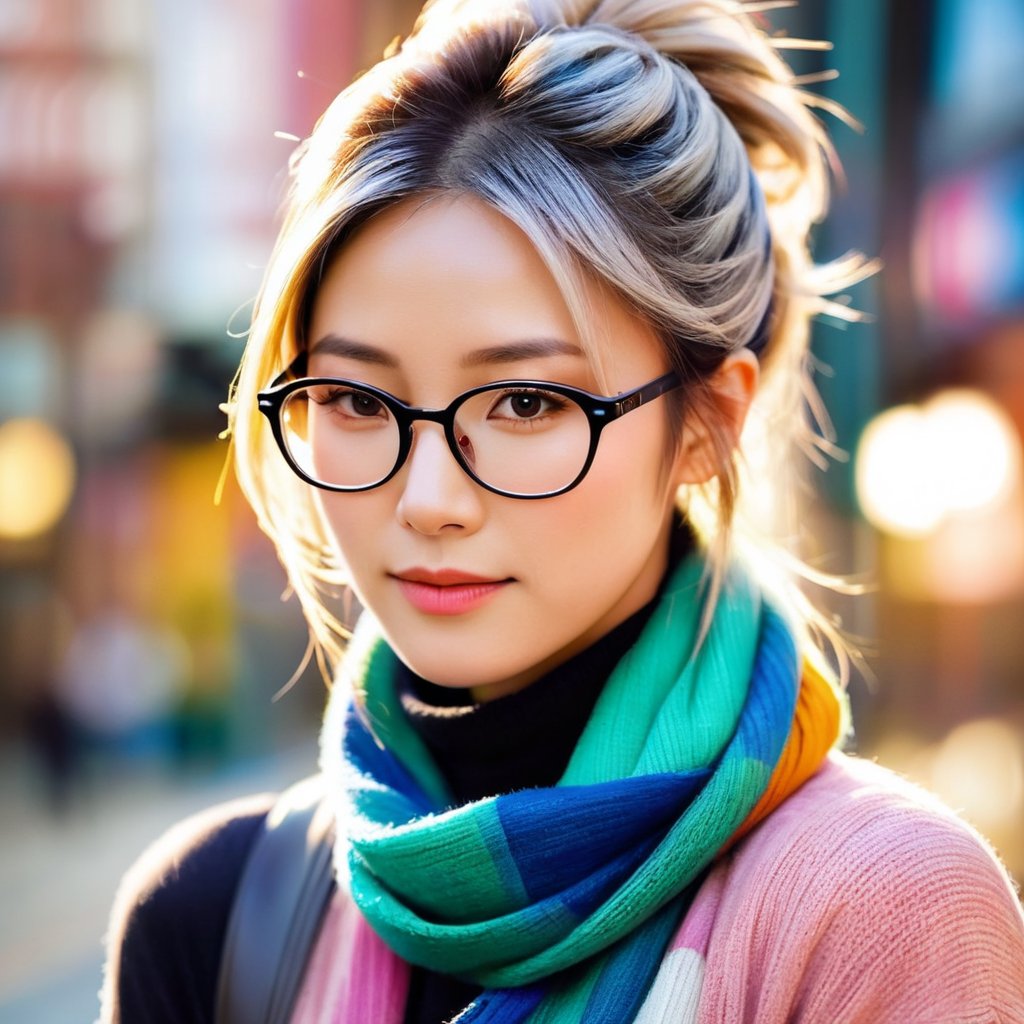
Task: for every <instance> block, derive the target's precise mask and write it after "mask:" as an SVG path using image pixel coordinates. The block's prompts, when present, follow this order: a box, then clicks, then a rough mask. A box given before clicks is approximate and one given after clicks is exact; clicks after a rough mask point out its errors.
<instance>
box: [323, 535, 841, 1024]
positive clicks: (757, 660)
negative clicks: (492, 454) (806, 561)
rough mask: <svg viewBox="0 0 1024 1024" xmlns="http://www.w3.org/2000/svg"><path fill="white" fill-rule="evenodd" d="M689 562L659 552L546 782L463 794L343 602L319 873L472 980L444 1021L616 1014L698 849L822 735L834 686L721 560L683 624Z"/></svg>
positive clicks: (784, 782)
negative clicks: (610, 665)
mask: <svg viewBox="0 0 1024 1024" xmlns="http://www.w3.org/2000/svg"><path fill="white" fill-rule="evenodd" d="M703 570H704V563H703V560H702V557H701V556H700V555H699V554H697V553H694V554H691V556H690V557H688V558H687V559H685V560H684V561H683V562H682V563H681V564H680V565H679V566H678V567H677V568H676V570H675V572H674V573H673V575H672V578H671V579H670V580H669V581H668V582H667V584H666V586H665V587H664V589H663V591H662V595H661V597H660V599H659V603H658V605H657V607H656V608H655V610H654V612H653V614H652V615H651V617H650V619H649V621H648V622H647V624H646V626H645V628H644V631H643V633H642V634H641V636H640V638H639V640H638V642H637V643H636V645H635V646H634V647H633V648H632V649H631V650H630V651H629V652H628V653H627V654H626V656H625V657H624V658H623V659H622V660H621V661H620V662H619V664H618V665H617V666H616V667H615V668H614V669H613V671H612V673H611V675H610V677H609V679H608V681H607V683H606V685H605V687H604V689H603V691H602V693H601V696H600V698H599V699H598V702H597V704H596V706H595V708H594V711H593V713H592V715H591V717H590V720H589V721H588V723H587V725H586V727H585V728H584V731H583V733H582V735H581V736H580V739H579V741H578V743H577V745H576V748H575V750H574V752H573V754H572V757H571V759H570V761H569V765H568V767H567V768H566V771H565V773H564V775H563V776H562V778H561V779H560V780H559V782H558V784H557V785H556V786H554V787H551V788H547V789H530V790H522V791H518V792H511V793H502V794H495V795H494V796H492V797H488V798H486V799H484V800H479V801H476V802H474V803H470V804H465V805H463V806H453V801H452V799H451V797H450V795H449V794H448V792H447V788H446V785H445V782H444V779H443V778H442V777H441V775H440V773H439V772H438V770H437V768H436V766H435V765H434V763H433V761H432V760H431V757H430V755H429V754H428V752H427V749H426V747H425V746H424V745H423V743H422V741H421V740H420V738H419V737H418V736H417V735H416V733H415V732H414V731H413V729H412V727H411V726H410V725H409V723H408V722H407V720H406V719H405V716H404V715H403V713H402V710H401V707H400V704H399V697H398V694H397V692H396V687H395V675H396V667H397V664H398V663H397V660H396V656H395V654H394V653H393V652H392V651H391V649H390V648H389V647H388V645H387V643H386V642H385V641H384V639H383V638H382V636H381V634H380V629H379V626H378V625H377V624H376V623H375V621H374V620H373V619H372V617H371V616H369V615H368V614H365V613H364V615H363V617H362V619H361V620H360V623H359V626H358V628H357V630H356V633H355V636H354V637H353V640H352V644H351V646H350V649H349V652H348V654H347V656H346V661H345V677H344V678H343V680H342V683H341V685H339V686H337V687H336V688H335V692H334V694H333V696H332V699H331V702H330V704H329V707H328V712H327V718H326V721H325V728H324V736H323V751H322V762H323V769H324V772H325V775H326V777H327V780H328V788H329V792H331V794H332V797H333V798H334V799H335V800H336V813H337V815H338V820H339V835H340V837H341V841H340V842H339V843H338V846H337V849H336V866H337V870H338V873H339V881H340V884H342V885H343V886H347V888H348V891H349V892H350V894H351V897H352V900H353V902H354V904H355V906H356V907H357V908H358V910H359V911H360V912H361V914H362V915H363V917H364V918H365V919H366V921H367V922H368V923H369V925H370V926H371V927H372V929H373V930H374V932H376V934H377V935H378V936H379V937H380V938H381V939H382V940H383V941H384V943H386V945H387V946H388V947H389V948H390V949H391V950H392V951H393V952H394V953H396V954H397V955H398V956H399V957H401V958H402V959H403V960H406V961H408V962H410V963H413V964H419V965H421V966H424V967H427V968H429V969H431V970H434V971H440V972H446V973H449V974H453V975H456V976H458V977H461V978H463V979H466V980H469V981H472V982H475V983H476V984H478V985H480V986H481V987H482V988H484V990H485V991H484V992H483V994H482V995H481V996H479V997H478V998H477V999H476V1000H475V1001H474V1002H473V1003H472V1004H471V1005H470V1006H469V1007H467V1008H466V1009H465V1010H464V1011H463V1013H462V1014H461V1015H460V1016H459V1018H458V1020H459V1022H460V1024H483V1022H488V1024H519V1022H527V1021H528V1022H530V1024H538V1022H546V1021H557V1022H559V1024H565V1022H577V1021H580V1022H582V1021H586V1022H588V1024H595V1022H608V1024H612V1022H615V1024H621V1022H623V1021H633V1020H636V1019H637V1017H638V1014H639V1013H640V1010H641V1007H642V1005H643V1003H644V1000H645V997H646V996H647V993H648V990H649V989H650V987H651V985H652V982H653V981H654V979H655V976H656V974H657V972H658V969H659V966H660V964H661V962H662V960H663V957H664V956H665V953H666V949H667V948H668V945H669V942H670V940H671V939H672V937H673V935H674V934H675V933H676V931H677V929H678V927H679V925H680V922H681V920H682V919H683V917H684V915H685V914H686V912H687V910H688V908H689V906H690V903H691V902H692V900H693V895H694V892H695V891H696V889H697V887H698V886H699V885H700V883H701V881H702V880H703V878H704V877H705V874H706V871H707V869H708V867H709V866H710V865H711V864H712V863H713V861H714V860H715V858H716V856H718V855H719V854H720V853H721V852H722V851H724V850H725V849H726V848H727V847H728V846H730V845H731V843H733V842H735V841H736V840H737V839H738V838H739V837H740V836H741V835H743V834H744V833H745V832H746V831H747V830H748V829H750V828H752V827H753V826H754V825H756V823H757V822H758V821H760V820H761V819H763V818H764V817H765V816H766V815H767V814H769V813H770V812H771V810H772V809H774V808H775V807H776V806H778V804H779V803H781V802H782V801H783V800H784V799H785V798H786V796H788V795H789V794H790V793H792V792H793V791H794V790H795V789H797V788H798V787H799V786H800V785H801V784H802V783H803V782H804V781H805V780H806V779H807V778H809V777H810V776H811V775H812V774H813V773H814V772H815V771H816V770H817V768H818V766H819V764H820V762H821V760H822V759H823V758H824V756H825V754H826V753H827V751H828V749H829V748H830V747H831V746H832V745H833V744H834V743H835V741H836V739H837V737H838V735H839V731H840V702H839V698H838V697H837V695H836V692H835V689H834V687H833V686H832V685H831V684H830V683H829V682H828V681H827V680H826V679H825V678H824V676H823V675H822V674H821V673H819V672H818V671H816V670H815V669H814V668H813V667H812V666H811V665H810V664H809V663H808V662H801V659H800V657H799V656H798V653H797V650H796V647H795V644H794V641H793V638H792V634H791V632H790V630H789V628H788V627H787V625H786V623H785V621H784V619H783V618H782V616H781V615H780V614H779V613H778V612H777V611H776V610H775V609H774V608H773V607H772V605H771V604H770V602H769V601H767V600H766V599H765V597H764V596H763V595H762V593H761V591H760V589H759V588H758V587H757V586H756V585H755V584H754V583H753V581H752V580H751V579H750V578H749V577H748V576H747V575H746V574H745V573H744V572H743V570H742V569H741V568H740V567H739V566H738V565H736V566H733V567H732V569H731V571H730V573H729V574H728V576H727V579H726V582H725V585H724V587H723V591H722V595H721V597H720V599H719V601H718V603H717V605H716V607H715V611H714V615H713V617H712V619H711V622H710V624H709V625H708V626H707V628H706V632H705V633H704V635H703V637H701V636H700V633H701V625H702V624H701V611H702V603H701V600H700V595H701V594H702V593H703V588H702V575H703ZM698 641H699V642H698ZM346 683H347V684H348V685H345V684H346ZM350 698H351V699H350ZM696 984H698V985H699V978H698V980H697V982H696Z"/></svg>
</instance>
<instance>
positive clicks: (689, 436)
mask: <svg viewBox="0 0 1024 1024" xmlns="http://www.w3.org/2000/svg"><path fill="white" fill-rule="evenodd" d="M810 103H811V97H809V96H806V95H804V94H802V93H801V92H800V91H799V90H798V89H796V88H795V87H794V85H793V81H792V76H791V74H790V72H789V71H788V69H787V68H786V66H785V65H784V64H783V63H782V62H781V60H780V59H779V58H778V56H777V54H776V52H775V50H774V48H773V46H772V44H771V42H770V40H769V39H768V37H767V36H766V35H765V34H764V33H763V32H762V31H761V29H760V28H759V26H758V24H757V23H756V22H755V21H754V20H753V18H752V17H751V15H750V14H749V13H748V12H746V11H744V9H743V8H741V7H740V6H738V5H736V4H732V3H729V2H727V0H701V2H678V0H675V2H668V0H561V2H556V0H520V2H519V3H515V4H497V3H493V2H492V3H487V2H477V3H474V2H466V3H448V4H442V3H435V4H433V5H431V6H429V7H428V9H427V10H426V11H425V14H424V16H423V18H422V19H421V21H420V23H419V24H418V26H417V29H416V31H415V32H414V34H413V35H412V37H410V39H409V40H408V41H407V42H406V43H405V44H404V45H403V46H402V47H401V48H400V49H398V50H397V51H396V52H395V53H393V54H392V55H391V56H390V57H389V58H387V59H385V60H384V61H383V62H381V63H380V64H379V65H378V66H377V67H375V68H374V69H373V70H372V71H370V72H369V73H368V74H366V75H365V76H363V77H362V78H360V79H359V80H358V81H357V82H356V83H355V84H354V85H353V86H352V87H351V88H350V89H348V90H346V91H345V92H344V93H342V94H341V96H339V98H338V99H337V100H336V101H335V103H334V104H333V105H332V106H331V108H330V109H329V110H328V111H327V113H326V114H325V116H324V117H323V119H322V120H321V122H320V123H319V125H318V126H317V129H316V131H315V132H314V134H313V136H312V137H311V139H310V140H308V142H307V143H306V144H305V145H304V146H303V147H302V150H301V153H300V155H299V157H298V159H297V161H296V164H295V167H294V178H293V187H292V192H291V196H290V199H289V206H288V214H287V218H286V221H285V224H284V227H283V229H282V232H281V236H280V240H279V243H278V246H277V248H276V250H275V253H274V256H273V259H272V261H271V263H270V266H269V268H268V271H267V275H266V280H265V283H264V286H263V290H262V293H261V295H260V298H259V301H258V304H257V309H256V314H255V318H254V321H253V327H252V332H251V335H250V339H249V344H248V348H247V351H246V355H245V359H244V362H243V365H242V369H241V371H240V376H239V380H238V385H237V388H236V391H235V394H234V403H233V406H232V427H233V434H234V438H235V443H236V444H237V446H238V448H237V451H238V460H237V468H238V472H239V477H240V479H241V481H242V484H243V487H244V489H245V491H246V494H247V495H248V497H249V499H250V501H251V502H252V504H253V506H254V508H255V509H256V511H257V514H258V515H259V517H260V521H261V524H262V525H263V527H264V529H265V530H266V531H267V532H268V534H269V535H270V536H271V537H272V538H273V539H274V541H275V543H276V544H277V547H278V551H279V553H280V556H281V559H282V561H283V562H284V564H285V566H286V568H287V570H288V573H289V577H290V580H291V583H292V585H293V587H294V589H295V591H296V593H297V595H298V597H299V599H300V601H301V602H302V606H303V608H304V610H305V613H306V616H307V618H308V620H309V623H310V627H311V631H312V634H313V636H314V638H315V640H316V643H317V650H318V652H319V654H320V656H321V659H322V663H323V665H324V667H325V668H326V669H328V670H329V671H331V672H332V673H333V672H335V671H336V670H337V671H339V672H340V680H341V681H340V682H339V684H337V685H336V686H335V687H334V690H333V692H332V695H331V699H330V705H329V708H328V713H327V718H326V725H325V728H324V735H323V738H322V751H323V754H322V763H323V775H324V783H325V787H326V791H327V799H328V801H329V804H330V806H331V809H332V813H333V815H334V817H335V819H336V826H337V838H336V841H335V868H336V872H337V877H338V886H337V890H336V893H335V895H334V896H333V898H332V900H331V904H330V907H329V909H328V911H327V913H326V916H325V918H324V921H323V924H322V927H321V928H320V930H319V935H318V938H317V941H316V944H315V947H314V949H313V951H312V955H311V957H310V959H309V963H308V967H307V968H306V970H305V973H304V978H303V982H302V986H301V992H300V994H299V997H298V1001H297V1005H296V1007H295V1010H294V1015H293V1017H292V1019H293V1020H295V1021H301V1022H307V1021H321V1020H322V1021H369V1020H372V1021H394V1022H396V1024H397V1022H401V1021H406V1022H420V1021H422V1022H427V1021H429V1022H433V1024H437V1022H438V1021H443V1020H449V1019H452V1018H453V1017H455V1016H457V1015H458V1014H459V1013H460V1011H463V1010H464V1013H463V1015H462V1016H461V1017H460V1018H459V1019H460V1020H461V1021H463V1022H465V1021H525V1020H530V1021H539V1020H557V1021H632V1020H641V1021H645V1022H646V1021H663V1020H664V1021H701V1022H710V1021H729V1022H738V1021H739V1022H745V1021H750V1022H754V1021H757V1022H766V1021H820V1022H833V1021H872V1022H878V1021H892V1022H897V1021H899V1022H906V1021H910V1020H918V1021H954V1020H956V1021H960V1020H997V1019H998V1020H1024V980H1022V964H1024V920H1022V916H1021V910H1020V906H1019V905H1018V903H1017V901H1016V898H1015V896H1014V893H1013V890H1012V888H1011V885H1010V882H1009V879H1008V878H1007V876H1006V875H1005V873H1004V871H1003V870H1002V868H1001V867H1000V865H999V864H998V862H997V861H996V859H995V857H994V856H993V855H992V853H991V852H990V851H989V850H988V848H987V847H986V846H985V844H984V842H983V841H982V840H980V839H979V837H977V836H976V835H975V834H974V833H972V832H971V831H970V830H969V829H968V828H967V827H966V826H965V825H963V824H962V823H961V822H960V821H959V820H957V819H956V818H955V817H954V816H953V815H952V814H951V813H950V812H948V811H946V810H945V809H943V808H942V807H940V806H937V805H936V804H935V803H934V802H932V801H930V800H929V799H928V798H927V797H925V796H924V795H922V794H921V793H919V792H917V791H916V790H914V789H912V788H911V787H909V786H907V785H905V784H903V783H901V782H900V781H899V780H897V779H895V778H893V777H892V776H890V775H888V774H887V773H885V772H884V771H882V770H881V769H878V768H876V767H874V766H871V765H865V764H860V763H857V762H856V761H854V760H853V759H850V758H847V757H844V756H843V755H840V754H838V753H836V752H834V751H833V750H832V748H833V747H834V746H835V744H836V742H837V740H838V739H839V736H840V731H841V724H840V719H841V714H840V712H841V703H840V699H839V697H838V696H837V692H836V690H835V688H834V687H833V686H832V685H831V684H830V682H828V681H827V679H826V677H825V674H824V673H823V671H822V670H821V668H820V667H818V666H819V661H820V659H819V658H818V657H817V656H816V655H815V652H814V650H813V647H812V644H811V642H810V639H809V638H810V635H811V628H810V627H811V626H812V622H811V619H810V617H809V616H808V614H807V613H806V612H802V611H801V609H802V608H803V605H802V604H801V603H800V601H799V600H798V599H797V598H796V597H794V596H793V595H794V594H795V589H794V588H792V587H786V586H779V585H778V584H776V585H774V586H772V587H771V588H769V587H768V585H767V583H766V582H765V578H764V574H763V573H755V572H754V570H753V569H752V568H751V564H752V561H753V560H752V558H750V557H746V556H745V557H742V558H741V557H739V555H738V554H737V553H736V552H735V551H734V550H733V548H734V547H735V545H734V544H733V543H732V542H731V538H732V533H733V531H732V527H733V522H734V517H735V516H736V515H737V514H738V510H740V511H742V503H741V502H740V497H741V493H740V487H739V483H740V466H741V460H740V436H741V432H743V428H744V425H745V424H746V423H747V421H748V419H749V420H750V424H749V426H750V429H749V430H748V431H747V432H746V435H745V436H746V437H747V438H748V439H751V440H757V439H760V440H761V441H762V442H763V443H762V449H763V452H762V455H761V459H760V462H763V463H764V465H761V464H760V462H759V466H758V470H757V473H756V474H753V473H752V474H750V479H747V480H745V481H744V487H743V493H742V497H743V498H744V500H745V501H752V500H755V499H757V500H758V501H761V504H760V505H759V507H761V508H763V507H764V505H763V494H759V493H758V492H759V490H761V491H763V490H764V488H765V485H768V486H770V487H771V488H772V489H773V491H774V497H775V498H776V502H775V504H776V506H777V507H780V508H781V507H784V506H785V504H786V496H787V495H786V490H785V488H784V487H782V486H781V483H782V481H783V479H784V478H783V477H782V476H780V471H779V470H778V468H765V466H771V467H778V466H782V465H784V464H785V462H786V460H787V459H788V456H789V443H790V441H792V437H791V436H789V435H790V434H791V432H792V424H793V423H794V422H798V421H799V420H800V418H801V417H800V409H801V404H800V403H801V401H802V397H801V396H802V395H803V394H804V387H803V385H804V381H803V375H802V369H801V368H802V366H803V362H804V356H805V347H806V338H807V322H808V318H809V316H810V315H811V314H813V313H814V312H816V311H820V310H821V309H823V308H826V305H827V304H826V302H825V300H824V299H822V298H821V295H822V294H823V292H824V291H825V290H827V289H828V288H829V287H835V286H838V285H840V284H842V283H845V282H848V281H849V280H851V279H853V278H854V277H855V276H856V275H858V274H860V273H862V272H863V269H864V268H863V266H862V265H861V264H860V263H859V262H858V261H857V260H854V259H851V260H848V261H846V262H845V263H843V264H840V265H837V266H832V267H829V268H824V269H823V268H820V267H815V266H814V265H813V264H812V262H811V260H810V257H809V255H808V250H807V233H808V229H809V227H810V225H811V223H812V222H813V221H814V220H815V219H817V218H818V217H819V216H820V215H821V214H822V213H823V211H824V206H825V201H826V194H825V192H826V163H827V159H828V155H829V150H828V145H827V141H826V139H825V137H824V135H823V133H822V130H821V128H820V126H819V123H818V121H817V120H816V119H815V118H814V117H813V116H812V114H811V112H810V110H809V104H810ZM755 395H756V396H757V401H756V402H755ZM765 454H766V455H767V456H769V457H770V459H769V461H768V462H764V457H765ZM340 582H346V583H348V584H350V585H351V587H352V589H353V590H354V592H355V594H356V595H357V597H358V598H359V601H360V603H361V605H362V606H363V607H364V608H365V612H364V614H363V616H362V618H361V619H360V621H359V624H358V626H357V628H356V631H355V636H354V638H353V639H352V641H351V643H350V644H349V645H348V650H347V651H346V652H345V656H344V658H343V657H342V637H343V635H344V630H343V629H342V627H341V625H340V624H339V622H338V621H337V619H336V618H335V616H334V614H333V612H332V607H333V604H332V600H331V594H332V593H333V592H334V590H335V589H336V586H337V584H339V583H340ZM268 806H269V800H268V798H260V799H256V800H254V801H250V802H247V803H243V804H235V805H232V806H230V807H228V808H220V809H217V810H215V811H214V812H211V813H210V814H208V815H206V816H204V817H202V818H201V819H198V820H196V821H192V822H189V823H186V824H185V825H183V826H180V827H179V828H178V829H177V830H176V831H175V832H174V833H172V834H171V836H169V837H166V838H165V840H164V841H163V842H162V844H159V845H158V846H157V847H155V848H154V850H153V851H151V853H150V854H149V855H148V856H147V857H146V858H144V859H143V861H142V862H141V863H140V865H139V866H138V867H137V868H136V869H134V871H133V872H132V873H131V874H130V875H129V877H128V878H127V879H126V882H125V884H124V886H123V888H122V893H121V895H120V897H119V904H118V908H117V909H116V910H115V916H114V925H113V928H112V931H111V953H110V967H109V970H108V977H107V985H106V998H105V1011H104V1012H105V1014H106V1017H107V1019H110V1020H122V1021H125V1022H135V1021H155V1020H175V1021H181V1020H196V1021H212V1020H213V1019H214V1002H215V991H216V985H217V973H218V969H219V966H220V962H221V951H222V948H223V944H224V932H225V928H226V921H227V917H228V914H229V910H230V907H231V903H232V900H233V898H234V895H235V892H236V889H237V886H238V878H239V875H240V873H241V870H242V865H243V863H244V861H245V858H246V856H247V854H248V852H249V849H250V847H251V845H252V843H253V840H254V836H255V835H256V834H257V832H258V830H259V828H260V826H261V823H262V821H263V819H264V817H265V816H266V813H267V809H268Z"/></svg>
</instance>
